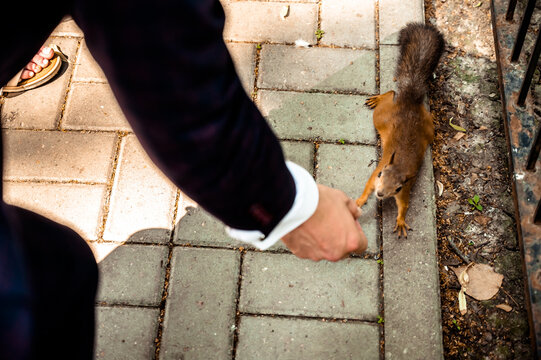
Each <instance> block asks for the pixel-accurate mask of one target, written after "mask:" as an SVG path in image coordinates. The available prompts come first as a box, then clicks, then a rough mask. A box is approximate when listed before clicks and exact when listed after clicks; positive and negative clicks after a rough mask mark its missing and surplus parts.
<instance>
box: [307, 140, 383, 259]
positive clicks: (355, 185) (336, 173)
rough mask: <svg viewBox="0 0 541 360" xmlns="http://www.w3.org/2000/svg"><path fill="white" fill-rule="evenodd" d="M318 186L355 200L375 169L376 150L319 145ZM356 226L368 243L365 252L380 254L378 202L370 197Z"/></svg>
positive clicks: (372, 148)
mask: <svg viewBox="0 0 541 360" xmlns="http://www.w3.org/2000/svg"><path fill="white" fill-rule="evenodd" d="M317 158H318V165H319V166H318V168H317V170H316V179H317V182H318V183H321V184H323V185H327V186H330V187H332V188H335V189H340V190H342V191H344V192H345V193H346V194H347V195H348V196H349V197H351V198H352V199H354V200H355V199H357V198H358V197H359V196H360V195H361V194H362V192H363V190H364V186H365V184H366V182H367V181H368V178H369V177H370V175H371V174H372V171H374V169H375V168H376V165H377V163H376V162H375V160H377V156H376V148H375V147H373V146H353V145H332V144H321V145H320V146H319V150H318V155H317ZM362 210H363V214H362V216H361V217H360V219H359V223H360V224H361V227H362V228H363V231H364V233H365V235H366V237H367V239H368V251H369V252H371V253H376V252H378V251H379V241H378V239H379V225H378V220H377V200H376V198H375V197H374V196H371V197H370V198H369V199H368V201H367V203H366V204H365V205H364V206H363V208H362Z"/></svg>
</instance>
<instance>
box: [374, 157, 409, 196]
mask: <svg viewBox="0 0 541 360" xmlns="http://www.w3.org/2000/svg"><path fill="white" fill-rule="evenodd" d="M414 177H415V174H408V173H407V172H406V171H405V169H403V167H402V166H399V165H398V164H396V163H395V153H393V154H392V155H391V159H390V160H389V163H388V164H386V165H385V166H384V167H383V169H382V170H381V171H380V172H379V173H378V175H377V178H376V181H375V186H376V191H375V192H376V196H377V198H378V199H380V200H381V199H386V198H389V197H391V196H395V195H396V194H398V193H399V192H400V191H401V190H402V187H403V186H404V185H405V184H406V183H407V182H408V181H410V180H411V179H413V178H414Z"/></svg>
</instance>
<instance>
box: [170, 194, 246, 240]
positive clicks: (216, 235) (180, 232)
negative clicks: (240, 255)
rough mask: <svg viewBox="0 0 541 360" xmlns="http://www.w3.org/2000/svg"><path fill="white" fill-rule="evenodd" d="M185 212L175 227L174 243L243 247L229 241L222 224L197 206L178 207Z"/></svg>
mask: <svg viewBox="0 0 541 360" xmlns="http://www.w3.org/2000/svg"><path fill="white" fill-rule="evenodd" d="M179 211H183V212H185V214H184V215H183V216H182V217H181V218H180V220H179V222H178V223H177V224H176V226H175V235H174V240H173V241H174V243H175V244H185V245H206V246H219V247H227V248H234V247H239V246H244V244H243V243H242V242H239V241H235V240H233V239H231V238H230V237H229V236H227V234H226V233H225V227H224V225H223V223H222V222H220V221H219V220H217V219H216V218H214V217H212V216H211V215H210V214H209V213H207V212H206V211H205V210H203V209H201V208H200V207H198V206H197V205H192V204H186V206H182V207H181V206H180V205H179Z"/></svg>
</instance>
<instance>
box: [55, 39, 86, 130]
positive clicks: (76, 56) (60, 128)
mask: <svg viewBox="0 0 541 360" xmlns="http://www.w3.org/2000/svg"><path fill="white" fill-rule="evenodd" d="M81 42H82V39H78V40H77V49H76V50H75V59H74V61H72V62H68V65H72V66H71V73H70V77H69V79H68V85H67V86H66V92H65V95H64V102H63V103H62V108H61V109H60V116H59V117H58V122H57V124H56V129H55V130H57V131H62V121H63V120H64V112H65V111H66V105H67V102H68V96H69V94H70V92H71V83H72V79H73V73H74V70H75V69H74V66H75V63H76V62H77V58H78V57H79V51H80V48H81Z"/></svg>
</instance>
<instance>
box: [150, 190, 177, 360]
mask: <svg viewBox="0 0 541 360" xmlns="http://www.w3.org/2000/svg"><path fill="white" fill-rule="evenodd" d="M179 201H180V190H179V189H177V193H176V196H175V205H174V209H173V220H172V221H171V227H172V228H171V234H170V235H169V242H168V243H167V247H168V249H169V253H168V254H167V264H166V265H165V279H164V281H163V291H162V298H161V301H160V306H159V309H160V313H159V317H158V331H157V333H156V338H155V339H154V344H155V346H156V348H155V350H154V358H155V359H159V356H160V345H161V342H162V336H163V331H164V319H165V305H166V303H167V295H168V294H169V281H170V279H171V259H172V258H173V249H174V248H175V246H174V240H175V226H176V224H175V221H176V219H177V215H178V207H179Z"/></svg>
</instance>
